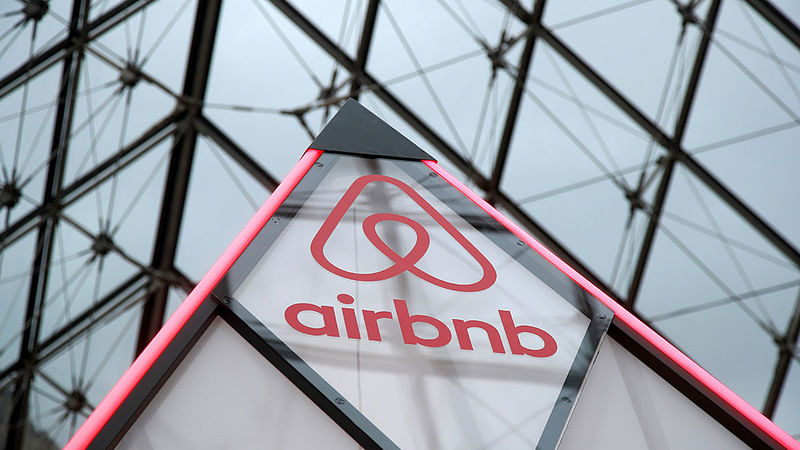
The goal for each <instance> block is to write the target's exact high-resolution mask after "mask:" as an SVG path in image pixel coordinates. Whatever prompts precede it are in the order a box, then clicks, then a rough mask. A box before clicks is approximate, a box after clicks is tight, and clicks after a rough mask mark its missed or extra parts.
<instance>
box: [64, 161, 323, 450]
mask: <svg viewBox="0 0 800 450" xmlns="http://www.w3.org/2000/svg"><path fill="white" fill-rule="evenodd" d="M321 154H322V151H321V150H311V149H309V150H307V151H306V153H305V154H304V155H303V157H302V158H300V161H299V162H298V163H297V165H295V166H294V168H293V169H292V171H291V172H289V174H288V175H286V178H284V180H283V182H281V184H279V185H278V187H277V188H275V191H273V193H272V195H270V196H269V198H268V199H267V201H266V202H265V203H264V205H262V206H261V208H259V210H258V211H257V212H256V214H255V215H254V216H253V218H252V219H250V221H249V222H248V223H247V225H245V227H244V229H243V230H242V231H241V232H239V235H238V236H236V238H235V239H234V240H233V242H232V243H231V244H230V245H229V246H228V248H227V249H226V250H225V252H224V253H223V254H222V256H220V258H219V259H218V260H217V262H215V263H214V265H213V266H211V269H210V270H209V271H208V273H206V275H205V276H204V277H203V279H202V280H200V282H199V283H198V284H197V286H195V288H194V289H193V290H192V292H190V293H189V296H188V297H186V299H185V300H184V301H183V303H181V305H180V306H179V307H178V309H177V310H176V311H175V313H173V314H172V316H171V317H170V318H169V320H168V321H167V322H166V323H165V324H164V326H163V327H162V328H161V330H159V332H158V333H157V334H156V335H155V337H153V340H152V341H150V343H149V344H147V347H145V349H144V351H142V353H141V354H140V355H139V356H138V357H137V358H136V360H135V361H134V362H133V364H132V365H131V366H130V367H129V368H128V370H127V371H126V372H125V374H124V375H122V378H120V379H119V381H117V384H115V385H114V387H113V388H112V389H111V391H110V392H109V393H108V395H106V397H105V398H104V399H103V401H102V402H100V404H99V405H97V409H95V410H94V412H92V414H91V415H90V416H89V417H88V418H87V419H86V422H84V423H83V425H81V427H80V428H79V429H78V431H77V432H76V433H75V435H74V436H72V439H70V440H69V442H67V445H66V447H64V449H65V450H73V449H84V448H86V447H87V446H88V445H89V444H90V443H91V442H92V440H93V439H94V438H95V436H97V433H99V432H100V430H101V429H102V428H103V427H104V426H105V424H106V423H107V422H108V420H109V419H110V418H111V416H112V415H113V414H114V412H115V411H116V410H117V408H119V406H120V405H121V404H122V402H123V401H124V400H125V399H126V398H127V397H128V395H129V394H130V393H131V391H133V388H134V387H135V386H136V385H137V384H138V383H139V381H141V379H142V377H143V376H144V374H145V373H147V371H148V370H150V367H151V366H152V365H153V363H155V361H156V360H157V359H158V357H159V356H160V355H161V353H163V352H164V349H166V348H167V346H168V345H169V343H170V342H171V341H172V339H173V338H174V337H175V335H177V334H178V331H180V330H181V328H183V326H184V325H186V322H187V321H188V320H189V318H190V317H191V316H192V314H194V312H195V311H197V308H198V307H199V306H200V304H201V303H202V302H203V300H204V299H205V298H206V297H207V296H208V294H210V293H211V290H212V289H213V288H214V286H216V285H217V283H219V280H221V279H222V277H223V276H224V275H225V273H227V272H228V270H229V269H230V268H231V266H232V265H233V263H234V261H236V259H237V258H239V255H241V254H242V252H243V251H244V249H245V248H246V247H247V246H248V245H249V244H250V242H251V241H252V240H253V238H255V237H256V234H258V232H259V231H261V228H263V226H264V224H266V223H267V221H268V220H269V219H270V217H272V214H274V213H275V211H276V210H277V209H278V207H280V206H281V204H282V203H283V201H284V200H286V197H288V196H289V193H291V192H292V190H293V189H294V188H295V186H297V183H298V182H300V179H302V178H303V176H305V174H306V173H307V172H308V170H309V169H310V168H311V166H312V165H313V164H314V163H315V162H316V161H317V159H319V156H320V155H321Z"/></svg>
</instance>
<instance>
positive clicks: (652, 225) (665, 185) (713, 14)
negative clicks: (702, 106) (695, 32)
mask: <svg viewBox="0 0 800 450" xmlns="http://www.w3.org/2000/svg"><path fill="white" fill-rule="evenodd" d="M720 4H721V0H713V2H712V3H711V6H710V7H709V9H708V14H707V16H706V20H705V22H704V23H703V25H702V26H701V27H700V29H701V30H702V37H701V38H700V45H699V46H698V48H697V54H696V55H695V59H694V66H693V67H692V73H691V75H690V76H689V83H688V84H687V87H686V93H685V95H684V97H683V105H682V106H681V111H680V114H679V116H678V121H677V122H676V124H675V133H674V138H673V139H674V142H675V143H676V145H678V146H680V144H681V142H682V141H683V135H684V133H685V132H686V125H687V123H688V121H689V114H690V113H691V111H692V105H693V104H694V99H695V97H696V94H697V87H698V85H699V83H700V76H701V74H702V73H703V66H704V65H705V62H706V55H707V53H708V48H709V46H710V45H711V36H712V34H713V33H714V26H715V24H716V22H717V15H718V13H719V7H720ZM663 164H664V172H663V174H662V177H661V183H660V184H659V186H658V191H657V192H656V197H655V201H654V202H653V207H652V210H651V211H650V222H649V223H648V224H647V231H646V232H645V235H644V239H643V240H642V245H641V249H640V251H639V257H638V258H637V260H636V268H635V269H634V271H633V277H632V278H631V282H630V285H629V288H628V295H627V297H626V298H625V305H626V306H627V307H628V309H634V307H635V305H636V299H637V297H638V295H639V286H640V285H641V283H642V279H643V278H644V273H645V269H646V268H647V261H648V259H649V258H650V249H651V247H652V245H653V241H654V239H655V236H656V231H657V230H658V224H659V221H660V219H661V211H662V209H663V208H664V203H665V202H666V199H667V192H668V190H669V184H670V181H671V180H672V171H673V169H674V167H675V158H674V157H671V156H670V157H667V158H666V159H664V161H663ZM641 194H642V193H639V195H641Z"/></svg>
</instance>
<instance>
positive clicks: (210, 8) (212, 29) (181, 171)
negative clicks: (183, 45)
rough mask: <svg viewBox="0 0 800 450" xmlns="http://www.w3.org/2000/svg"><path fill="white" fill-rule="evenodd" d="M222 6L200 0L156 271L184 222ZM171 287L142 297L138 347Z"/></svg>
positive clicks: (170, 254)
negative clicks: (198, 122)
mask: <svg viewBox="0 0 800 450" xmlns="http://www.w3.org/2000/svg"><path fill="white" fill-rule="evenodd" d="M221 8H222V0H207V1H200V2H199V3H198V5H197V13H196V17H195V22H194V32H193V33H192V44H191V48H190V49H189V55H188V60H187V63H186V77H185V80H184V84H183V98H187V99H190V100H191V102H186V108H188V110H187V114H188V117H187V121H186V125H187V126H186V127H185V128H184V130H183V131H182V133H180V134H179V135H177V136H176V138H175V144H174V146H173V149H172V156H171V158H170V163H169V168H168V169H167V181H166V183H165V185H164V196H163V200H162V201H161V215H160V219H159V225H158V231H157V232H156V239H155V245H154V247H153V259H152V267H153V268H154V269H155V270H157V271H165V272H168V271H170V270H172V268H173V267H174V261H175V252H176V251H177V248H178V236H179V234H180V229H181V223H182V222H183V220H182V219H183V208H184V206H185V203H186V194H187V192H188V189H189V177H190V174H191V169H192V161H193V159H194V151H195V145H196V143H197V130H196V129H195V127H194V126H192V125H193V122H194V118H195V117H197V115H199V114H200V112H201V111H202V105H203V100H204V99H205V92H206V87H207V84H208V74H209V71H210V69H211V57H212V55H213V52H214V41H215V38H216V31H217V24H218V22H219V16H220V10H221ZM168 288H169V287H168V286H160V287H158V288H156V289H155V291H154V292H153V293H152V294H151V296H150V298H148V299H147V301H145V303H144V308H143V310H142V320H141V323H140V327H139V338H138V344H137V353H138V352H141V351H142V350H144V347H145V346H146V345H147V343H148V342H150V339H152V338H153V336H155V334H156V333H157V332H158V330H159V329H160V328H161V324H162V323H163V322H164V313H165V311H166V307H167V290H168Z"/></svg>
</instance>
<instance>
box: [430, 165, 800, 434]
mask: <svg viewBox="0 0 800 450" xmlns="http://www.w3.org/2000/svg"><path fill="white" fill-rule="evenodd" d="M423 162H424V163H425V165H427V166H428V167H429V168H430V169H431V170H433V171H434V172H436V173H437V174H439V176H441V177H442V178H444V179H445V180H446V181H447V182H448V183H450V184H451V185H452V186H453V187H455V188H456V189H458V190H459V191H461V192H462V193H463V194H464V195H466V196H467V197H469V198H470V200H472V201H473V202H474V203H475V204H476V205H478V206H479V207H480V208H481V209H483V210H484V211H486V212H487V213H488V214H489V215H490V216H492V217H493V218H494V219H495V220H497V221H498V222H500V223H501V224H503V226H505V227H506V228H508V230H509V231H511V232H512V233H514V234H515V235H516V236H517V237H518V238H520V239H522V240H523V241H524V242H525V243H527V244H528V245H529V246H531V247H532V248H533V249H534V250H536V251H537V252H538V253H539V254H540V255H542V256H543V257H544V258H545V259H547V260H548V261H550V262H551V263H552V264H553V265H555V266H556V267H558V269H559V270H561V271H562V272H564V274H566V275H567V276H568V277H570V278H571V279H572V280H573V281H575V282H576V283H578V284H579V285H581V286H582V287H583V288H584V289H585V290H586V291H588V292H589V293H590V294H592V295H593V296H594V297H595V298H597V299H598V300H600V301H601V302H603V303H604V304H605V305H606V306H608V307H609V308H610V309H611V310H612V311H614V314H615V315H616V317H617V318H618V319H619V320H621V321H622V322H623V323H624V324H625V325H627V326H628V327H630V328H631V329H632V330H633V331H634V332H636V333H638V334H639V335H640V336H641V337H642V338H644V339H645V340H646V341H647V342H649V343H650V344H651V345H653V346H654V347H655V348H656V349H658V350H659V351H661V352H662V353H663V354H664V355H666V356H667V357H668V358H670V359H671V360H672V361H673V362H675V364H677V365H678V366H680V367H681V368H682V369H683V370H685V371H686V372H688V373H689V374H690V375H691V376H693V377H694V378H695V379H697V381H699V382H700V383H702V384H703V385H704V386H705V387H706V388H708V389H709V390H710V391H711V392H713V393H714V394H716V395H717V396H719V398H720V399H721V400H722V401H724V402H725V403H727V404H728V405H730V406H731V407H732V408H733V409H734V410H735V411H737V412H738V413H739V414H741V415H742V416H743V417H744V418H745V419H747V420H749V421H750V422H751V423H752V424H753V425H755V426H756V427H758V428H759V429H760V430H762V431H763V432H764V433H766V434H767V435H768V436H769V437H771V438H772V439H774V440H775V441H776V442H777V443H779V444H780V445H783V446H785V447H786V448H788V449H800V442H798V441H796V440H795V439H794V438H792V436H790V435H789V433H787V432H786V431H784V430H783V429H782V428H780V427H779V426H778V425H776V424H775V423H774V422H772V421H771V420H769V419H768V418H767V417H765V416H764V415H763V414H761V412H759V411H758V410H757V409H755V408H753V407H752V406H751V405H750V404H749V403H747V402H746V401H744V399H742V398H741V397H739V396H738V395H737V394H736V393H735V392H733V391H732V390H730V388H728V387H727V386H725V385H724V384H722V383H721V382H720V381H719V380H717V379H716V378H714V377H713V376H712V375H711V374H710V373H708V372H706V371H705V369H703V368H702V367H700V366H699V365H698V364H697V363H696V362H694V361H692V360H691V359H690V358H689V357H688V356H686V355H684V354H683V353H682V352H681V351H680V350H678V349H677V348H675V346H673V345H672V344H670V343H669V342H668V341H667V340H666V339H664V338H663V337H661V335H659V334H658V333H656V332H655V331H653V329H651V328H650V327H648V326H647V325H645V324H644V323H643V322H642V321H641V320H639V319H638V318H637V317H636V316H634V315H633V314H631V313H630V312H629V311H628V310H626V309H625V308H623V307H622V305H620V304H619V303H617V302H616V301H614V300H613V299H612V298H611V297H609V296H608V295H606V293H605V292H603V291H602V290H600V289H599V288H598V287H597V286H595V285H593V284H592V283H591V282H590V281H589V280H587V279H586V278H584V277H583V275H581V274H580V273H578V272H577V271H576V270H575V269H573V268H572V267H570V266H569V265H567V263H565V262H564V261H562V260H561V259H560V258H559V257H558V256H556V255H555V254H554V253H553V252H551V251H550V250H548V249H547V248H546V247H545V246H544V245H542V244H540V243H539V242H538V241H537V240H536V239H534V238H533V237H531V236H530V235H529V234H528V233H527V232H526V231H525V230H523V229H522V228H521V227H520V226H518V225H517V224H515V223H514V222H512V221H511V220H510V219H508V218H506V217H505V216H504V215H503V214H502V213H500V211H498V210H496V209H495V208H494V207H493V206H492V205H490V204H488V203H487V202H486V200H484V199H483V198H482V197H481V196H479V195H478V194H476V193H475V192H473V191H472V190H471V189H470V188H469V187H467V186H466V185H465V184H463V183H461V182H460V181H458V180H457V179H456V178H454V177H453V176H452V175H450V174H449V173H447V172H446V171H445V170H444V169H443V168H442V167H441V166H439V165H438V164H437V163H436V162H435V161H423Z"/></svg>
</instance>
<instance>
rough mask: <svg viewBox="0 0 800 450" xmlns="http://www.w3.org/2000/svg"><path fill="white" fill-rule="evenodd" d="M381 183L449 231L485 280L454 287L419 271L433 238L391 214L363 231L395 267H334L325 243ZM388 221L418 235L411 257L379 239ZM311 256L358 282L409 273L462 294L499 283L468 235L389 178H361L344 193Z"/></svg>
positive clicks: (365, 224) (374, 217)
mask: <svg viewBox="0 0 800 450" xmlns="http://www.w3.org/2000/svg"><path fill="white" fill-rule="evenodd" d="M379 182H380V183H389V184H392V185H394V186H396V187H398V188H400V190H402V191H403V192H404V193H405V194H406V195H408V196H409V197H410V198H411V199H412V200H414V202H416V204H417V205H419V206H420V207H421V208H422V209H423V210H424V211H425V212H426V213H428V215H430V217H431V218H432V219H433V220H434V221H435V222H436V223H438V224H439V225H440V226H441V227H442V228H444V230H445V231H447V233H448V234H449V235H450V236H452V237H453V238H454V239H455V240H456V242H458V243H459V244H461V246H462V247H463V248H464V250H466V251H467V253H469V254H470V255H471V256H472V257H473V258H474V259H475V261H476V262H477V263H478V264H479V265H480V267H481V269H482V270H483V276H482V277H481V279H480V280H478V281H476V282H474V283H471V284H458V283H451V282H449V281H444V280H442V279H440V278H437V277H435V276H433V275H431V274H429V273H427V272H425V271H423V270H421V269H420V268H418V267H417V266H416V264H417V262H418V261H419V260H420V259H421V258H422V257H423V256H424V255H425V253H426V252H427V251H428V247H429V246H430V242H431V238H430V235H429V234H428V231H427V230H425V228H424V227H423V226H422V225H421V224H420V223H419V222H416V221H414V220H413V219H410V218H408V217H405V216H401V215H399V214H391V213H379V214H373V215H371V216H368V217H367V218H365V219H364V221H363V223H362V226H361V227H362V229H363V230H364V234H365V235H366V237H367V239H369V241H370V242H371V243H372V245H374V246H375V248H377V249H378V250H379V251H380V252H381V253H383V254H384V255H386V257H388V258H389V259H391V260H392V262H393V263H394V264H393V265H392V266H390V267H387V268H386V269H383V270H379V271H377V272H372V273H356V272H350V271H347V270H344V269H342V268H339V267H337V266H335V265H334V264H333V263H331V262H330V261H329V260H328V258H327V257H326V256H325V252H324V248H325V243H326V242H328V239H329V238H330V237H331V234H332V233H333V230H334V229H336V226H337V225H338V224H339V222H340V221H341V220H342V217H344V215H345V213H346V212H347V210H348V208H350V206H351V205H352V204H353V202H354V201H355V200H356V198H357V197H358V195H359V194H360V193H361V191H363V190H364V188H365V187H366V186H367V185H368V184H370V183H379ZM386 221H392V222H400V223H403V224H406V225H408V226H409V227H411V229H412V230H414V232H415V233H416V234H417V240H416V242H415V243H414V247H413V248H412V249H411V251H409V252H408V254H407V255H405V256H401V255H398V254H397V252H395V251H394V250H392V248H391V247H389V246H388V245H387V244H386V242H384V241H383V240H382V239H381V237H380V236H379V235H378V232H377V230H376V228H375V227H376V226H377V225H378V224H379V223H381V222H386ZM311 254H312V255H313V256H314V259H315V260H316V261H317V262H318V263H319V265H321V266H322V267H324V268H325V269H327V270H328V271H329V272H331V273H334V274H336V275H339V276H341V277H344V278H347V279H350V280H356V281H380V280H388V279H389V278H393V277H396V276H397V275H399V274H401V273H403V272H406V271H408V272H411V273H413V274H414V275H416V276H417V277H419V278H422V279H423V280H425V281H427V282H429V283H432V284H435V285H436V286H439V287H443V288H445V289H450V290H453V291H461V292H476V291H482V290H484V289H487V288H488V287H490V286H491V285H492V284H494V282H495V280H496V279H497V273H496V272H495V270H494V267H493V266H492V264H491V263H490V262H489V260H487V259H486V257H485V256H483V255H482V254H481V252H479V251H478V249H476V248H475V246H473V245H472V243H470V242H469V241H468V240H467V238H465V237H464V235H462V234H461V233H460V232H459V231H458V230H457V229H456V228H455V227H454V226H453V224H451V223H450V222H448V221H447V219H445V218H444V216H442V215H441V214H440V213H439V211H437V210H436V209H435V208H434V207H433V206H431V204H430V203H428V202H427V201H426V200H425V199H424V198H422V196H420V195H419V194H418V193H417V192H416V191H414V190H413V189H412V188H411V187H410V186H409V185H407V184H405V183H403V182H402V181H400V180H398V179H396V178H392V177H388V176H385V175H365V176H363V177H361V178H358V179H357V180H356V181H354V182H353V184H352V185H350V187H349V188H348V189H347V192H345V193H344V195H343V196H342V198H341V200H339V203H337V204H336V206H335V207H334V208H333V211H331V213H330V215H329V216H328V218H327V219H325V222H324V223H323V224H322V226H321V227H320V228H319V231H318V232H317V234H316V236H314V239H313V240H312V241H311Z"/></svg>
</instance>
